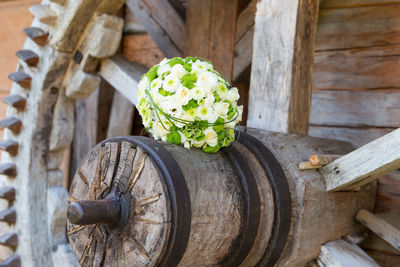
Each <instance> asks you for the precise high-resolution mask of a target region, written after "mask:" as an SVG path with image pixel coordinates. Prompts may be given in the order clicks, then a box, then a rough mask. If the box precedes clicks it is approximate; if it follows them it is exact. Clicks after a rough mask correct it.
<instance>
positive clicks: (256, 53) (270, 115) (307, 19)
mask: <svg viewBox="0 0 400 267" xmlns="http://www.w3.org/2000/svg"><path fill="white" fill-rule="evenodd" d="M318 9H319V1H300V0H296V1H293V0H283V1H282V0H260V1H259V2H258V4H257V13H256V19H255V33H254V43H253V49H254V50H253V63H252V71H251V83H250V96H249V115H248V121H247V125H248V126H250V127H256V128H261V129H267V130H271V131H278V132H284V133H299V134H307V132H308V123H309V116H310V107H311V85H312V72H313V62H314V43H315V35H316V26H317V19H318Z"/></svg>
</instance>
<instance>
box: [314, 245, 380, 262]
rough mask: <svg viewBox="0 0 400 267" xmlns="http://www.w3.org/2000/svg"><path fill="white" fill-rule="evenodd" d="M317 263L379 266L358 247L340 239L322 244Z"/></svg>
mask: <svg viewBox="0 0 400 267" xmlns="http://www.w3.org/2000/svg"><path fill="white" fill-rule="evenodd" d="M317 264H318V265H317V266H324V267H339V266H341V267H344V266H346V267H347V266H363V267H379V264H377V263H376V262H375V261H374V260H373V259H372V258H371V257H370V256H368V254H367V253H365V252H364V251H363V250H362V249H361V248H360V247H358V246H357V245H356V244H352V243H349V242H347V241H344V240H342V239H338V240H335V241H331V242H328V243H326V244H325V245H323V246H322V247H321V253H320V255H319V257H318V259H317Z"/></svg>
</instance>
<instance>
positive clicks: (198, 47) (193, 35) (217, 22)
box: [185, 0, 238, 81]
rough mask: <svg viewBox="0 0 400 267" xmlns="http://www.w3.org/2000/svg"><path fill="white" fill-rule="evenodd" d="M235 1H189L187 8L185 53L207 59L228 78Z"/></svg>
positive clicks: (229, 74) (230, 69)
mask: <svg viewBox="0 0 400 267" xmlns="http://www.w3.org/2000/svg"><path fill="white" fill-rule="evenodd" d="M237 8H238V0H234V1H232V0H215V1H211V0H204V1H200V2H199V1H196V0H191V1H189V2H188V7H187V12H188V14H187V22H186V24H187V30H186V42H185V55H187V56H199V57H203V58H206V59H209V60H211V61H212V62H213V64H214V65H215V68H216V70H217V71H218V72H220V73H221V75H222V77H224V79H226V80H228V81H231V80H232V74H233V56H234V51H233V47H234V42H235V27H236V17H237Z"/></svg>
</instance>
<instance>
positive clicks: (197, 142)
mask: <svg viewBox="0 0 400 267" xmlns="http://www.w3.org/2000/svg"><path fill="white" fill-rule="evenodd" d="M191 143H192V145H193V146H194V147H197V148H201V147H202V146H203V145H204V144H205V143H206V141H205V140H201V141H197V140H191Z"/></svg>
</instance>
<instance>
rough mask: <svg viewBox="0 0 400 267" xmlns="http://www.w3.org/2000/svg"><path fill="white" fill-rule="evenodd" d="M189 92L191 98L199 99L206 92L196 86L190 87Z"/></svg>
mask: <svg viewBox="0 0 400 267" xmlns="http://www.w3.org/2000/svg"><path fill="white" fill-rule="evenodd" d="M190 92H191V94H192V98H193V99H194V100H200V99H202V98H203V97H205V96H206V93H207V91H206V90H204V89H203V88H201V87H198V86H196V87H194V88H192V89H191V90H190Z"/></svg>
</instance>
